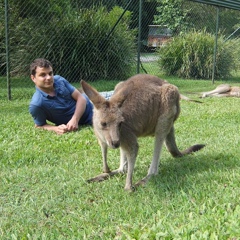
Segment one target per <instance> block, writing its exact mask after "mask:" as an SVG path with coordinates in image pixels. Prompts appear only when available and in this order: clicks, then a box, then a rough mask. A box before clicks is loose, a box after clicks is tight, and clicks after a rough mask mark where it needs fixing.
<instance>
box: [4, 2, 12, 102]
mask: <svg viewBox="0 0 240 240" xmlns="http://www.w3.org/2000/svg"><path fill="white" fill-rule="evenodd" d="M8 20H9V18H8V0H5V44H6V73H7V91H8V100H11V80H10V63H9V26H8Z"/></svg>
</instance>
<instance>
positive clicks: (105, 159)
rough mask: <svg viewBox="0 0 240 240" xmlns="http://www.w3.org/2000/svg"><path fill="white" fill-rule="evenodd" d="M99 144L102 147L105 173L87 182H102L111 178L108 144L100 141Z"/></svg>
mask: <svg viewBox="0 0 240 240" xmlns="http://www.w3.org/2000/svg"><path fill="white" fill-rule="evenodd" d="M99 144H100V146H101V151H102V160H103V173H101V174H99V175H97V176H96V177H93V178H90V179H88V180H87V182H101V181H104V180H106V179H108V178H109V177H110V176H111V174H110V169H109V167H108V163H107V148H108V147H107V144H106V143H105V142H100V141H99Z"/></svg>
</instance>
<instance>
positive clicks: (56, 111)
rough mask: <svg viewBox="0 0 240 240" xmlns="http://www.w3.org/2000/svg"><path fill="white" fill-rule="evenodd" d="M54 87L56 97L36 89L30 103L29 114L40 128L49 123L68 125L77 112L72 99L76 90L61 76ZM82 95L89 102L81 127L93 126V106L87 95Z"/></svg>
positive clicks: (55, 79) (57, 77) (55, 81)
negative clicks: (84, 125) (83, 125)
mask: <svg viewBox="0 0 240 240" xmlns="http://www.w3.org/2000/svg"><path fill="white" fill-rule="evenodd" d="M53 86H54V90H55V96H54V97H52V96H49V95H48V94H47V93H45V92H43V91H41V90H40V89H39V88H37V87H36V92H35V93H34V95H33V97H32V100H31V102H30V105H29V112H30V113H31V115H32V117H33V120H34V123H35V124H36V125H38V126H43V125H45V124H46V123H47V121H50V122H52V123H54V124H56V125H60V124H67V123H68V122H69V121H70V119H71V118H72V116H73V114H74V112H75V108H76V101H75V100H74V99H73V98H72V93H73V92H74V90H75V89H76V88H75V87H73V86H72V85H71V84H70V83H69V82H68V81H67V80H66V79H64V78H63V77H61V76H59V75H56V76H54V84H53ZM82 95H83V96H84V97H85V98H86V100H87V101H86V109H85V112H84V114H83V115H82V117H81V119H80V120H79V125H82V124H92V115H93V105H92V103H91V102H90V100H89V98H88V97H87V96H86V95H85V94H82Z"/></svg>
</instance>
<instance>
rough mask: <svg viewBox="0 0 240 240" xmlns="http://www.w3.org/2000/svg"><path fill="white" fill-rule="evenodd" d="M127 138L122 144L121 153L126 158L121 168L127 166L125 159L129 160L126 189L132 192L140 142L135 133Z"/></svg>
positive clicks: (129, 134)
mask: <svg viewBox="0 0 240 240" xmlns="http://www.w3.org/2000/svg"><path fill="white" fill-rule="evenodd" d="M124 135H125V134H124ZM125 136H127V137H125V138H124V139H123V141H122V142H121V152H122V156H123V157H124V158H123V159H122V163H121V165H122V166H121V165H120V168H121V167H124V166H125V165H126V164H125V159H127V177H126V183H125V187H124V189H125V190H127V191H132V190H133V186H132V177H133V171H134V166H135V162H136V158H137V154H138V142H137V137H136V136H135V135H134V134H133V133H130V132H128V134H127V135H125Z"/></svg>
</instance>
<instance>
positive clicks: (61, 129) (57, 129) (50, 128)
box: [35, 124, 69, 134]
mask: <svg viewBox="0 0 240 240" xmlns="http://www.w3.org/2000/svg"><path fill="white" fill-rule="evenodd" d="M35 127H36V128H41V129H44V130H48V131H54V132H55V133H57V134H63V133H66V132H69V130H68V127H67V125H65V124H61V125H59V126H54V125H50V124H45V125H43V126H38V125H36V124H35Z"/></svg>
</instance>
